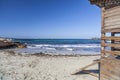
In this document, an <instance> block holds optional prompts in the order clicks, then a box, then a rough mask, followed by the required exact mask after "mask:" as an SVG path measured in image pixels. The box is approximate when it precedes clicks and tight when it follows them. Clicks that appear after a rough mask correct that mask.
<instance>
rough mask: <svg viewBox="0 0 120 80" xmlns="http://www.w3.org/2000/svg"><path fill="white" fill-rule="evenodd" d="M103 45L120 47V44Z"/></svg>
mask: <svg viewBox="0 0 120 80" xmlns="http://www.w3.org/2000/svg"><path fill="white" fill-rule="evenodd" d="M102 46H104V47H107V46H109V47H119V48H120V44H102Z"/></svg>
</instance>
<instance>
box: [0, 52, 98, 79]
mask: <svg viewBox="0 0 120 80" xmlns="http://www.w3.org/2000/svg"><path fill="white" fill-rule="evenodd" d="M96 59H99V56H34V55H27V56H20V55H14V54H13V55H12V54H8V53H7V52H3V51H1V52H0V80H98V78H96V77H94V76H91V75H89V74H74V73H76V72H79V71H80V68H82V67H84V66H86V65H88V64H91V63H92V62H93V60H96ZM88 70H98V65H94V66H91V67H90V68H89V69H88Z"/></svg>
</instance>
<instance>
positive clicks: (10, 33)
mask: <svg viewBox="0 0 120 80" xmlns="http://www.w3.org/2000/svg"><path fill="white" fill-rule="evenodd" d="M100 18H101V13H100V9H99V8H98V7H96V6H95V5H90V3H89V1H88V0H0V36H2V37H12V38H91V37H97V36H98V37H100V29H101V27H100V26H101V22H100V21H101V19H100Z"/></svg>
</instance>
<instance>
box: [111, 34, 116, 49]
mask: <svg viewBox="0 0 120 80" xmlns="http://www.w3.org/2000/svg"><path fill="white" fill-rule="evenodd" d="M114 36H115V32H112V33H111V37H114ZM114 42H115V40H111V44H114ZM114 50H115V48H114V47H111V51H114Z"/></svg>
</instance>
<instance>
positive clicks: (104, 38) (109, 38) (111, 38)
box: [101, 37, 120, 41]
mask: <svg viewBox="0 0 120 80" xmlns="http://www.w3.org/2000/svg"><path fill="white" fill-rule="evenodd" d="M101 39H102V40H117V41H119V40H120V37H102V38H101Z"/></svg>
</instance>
